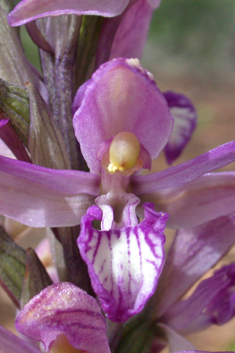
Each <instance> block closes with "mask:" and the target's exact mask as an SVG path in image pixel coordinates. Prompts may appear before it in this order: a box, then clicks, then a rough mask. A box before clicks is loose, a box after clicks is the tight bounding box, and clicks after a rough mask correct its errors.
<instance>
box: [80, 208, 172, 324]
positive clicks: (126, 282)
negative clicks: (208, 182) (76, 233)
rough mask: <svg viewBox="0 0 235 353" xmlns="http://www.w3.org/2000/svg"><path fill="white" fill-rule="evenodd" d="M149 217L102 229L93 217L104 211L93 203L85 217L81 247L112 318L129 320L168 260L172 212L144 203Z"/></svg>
mask: <svg viewBox="0 0 235 353" xmlns="http://www.w3.org/2000/svg"><path fill="white" fill-rule="evenodd" d="M144 209H145V219H144V220H143V221H142V222H141V223H140V224H138V225H137V226H135V227H123V228H120V229H110V230H109V231H99V230H95V229H94V228H93V227H92V221H94V220H101V219H102V211H101V210H100V209H99V208H98V207H97V206H91V207H90V208H89V209H88V211H87V213H86V215H85V216H84V217H83V218H82V222H81V233H80V237H79V238H78V247H79V249H80V252H81V256H82V258H83V260H84V261H85V262H86V264H87V266H88V271H89V275H90V278H91V283H92V286H93V289H94V291H95V293H96V294H97V296H98V297H99V300H100V303H101V306H102V308H103V310H104V311H105V313H106V314H107V316H108V318H109V319H110V320H112V321H115V322H125V321H126V320H128V319H129V318H130V317H131V316H133V315H135V314H137V313H139V312H140V311H141V310H142V309H143V307H144V305H145V303H146V302H147V300H148V299H149V298H150V296H151V295H152V294H153V293H154V291H155V289H156V286H157V282H158V278H159V275H160V273H161V271H162V266H163V262H164V242H165V236H164V234H163V231H164V228H165V224H166V221H167V219H168V215H167V214H165V213H156V212H155V211H154V207H153V204H150V203H146V204H144Z"/></svg>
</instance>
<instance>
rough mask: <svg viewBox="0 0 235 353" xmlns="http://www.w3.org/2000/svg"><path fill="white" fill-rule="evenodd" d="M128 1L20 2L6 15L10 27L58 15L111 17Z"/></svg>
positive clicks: (27, 0) (46, 0)
mask: <svg viewBox="0 0 235 353" xmlns="http://www.w3.org/2000/svg"><path fill="white" fill-rule="evenodd" d="M128 3H129V0H118V1H116V0H86V1H84V0H66V1H64V0H40V5H39V4H38V1H36V0H22V1H21V2H20V3H19V4H18V5H17V6H16V7H15V8H14V10H13V11H12V12H11V13H10V14H9V15H8V21H9V24H10V25H11V26H21V25H23V24H25V23H27V22H30V21H32V20H36V19H37V18H41V17H48V16H60V15H73V14H74V15H96V16H104V17H113V16H117V15H119V14H120V13H122V12H123V11H124V9H125V7H126V6H127V5H128Z"/></svg>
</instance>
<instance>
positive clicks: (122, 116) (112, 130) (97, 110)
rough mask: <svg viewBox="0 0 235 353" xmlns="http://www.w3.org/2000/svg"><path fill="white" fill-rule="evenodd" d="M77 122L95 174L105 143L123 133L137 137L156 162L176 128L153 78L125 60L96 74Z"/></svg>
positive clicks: (104, 67)
mask: <svg viewBox="0 0 235 353" xmlns="http://www.w3.org/2000/svg"><path fill="white" fill-rule="evenodd" d="M127 96H128V99H126V97H127ZM74 104H75V106H76V102H75V103H74ZM73 122H74V129H75V135H76V137H77V140H78V141H79V143H80V145H81V150H82V153H83V156H84V158H85V159H86V162H87V164H88V166H89V168H90V169H91V171H92V172H99V170H100V163H99V161H98V160H97V157H96V155H97V152H98V150H99V147H100V145H101V143H102V142H103V141H106V140H109V139H110V138H111V137H114V136H116V135H117V134H118V133H119V132H122V131H129V132H132V133H134V134H135V135H136V136H137V138H138V139H139V142H140V143H142V144H143V146H144V147H145V148H146V149H147V151H148V152H149V153H150V155H151V157H152V158H156V157H157V156H158V154H159V153H160V151H161V150H162V148H163V147H164V146H165V144H166V143H167V141H168V138H169V136H170V134H171V131H172V128H173V119H172V117H171V114H170V111H169V108H168V106H167V104H166V101H165V99H164V97H163V95H162V94H161V92H160V91H159V90H158V88H157V86H156V84H155V82H154V81H153V78H152V76H151V74H149V73H148V72H147V71H146V70H144V69H143V68H142V67H141V66H140V65H139V64H138V61H136V60H131V59H130V60H128V59H121V58H119V59H114V60H112V61H110V62H107V63H105V64H104V65H102V66H101V67H100V68H99V69H98V70H97V71H96V72H95V73H94V74H93V76H92V79H91V80H90V82H89V84H88V85H87V87H86V91H85V94H84V98H83V101H82V104H81V106H80V108H79V109H78V110H77V112H76V113H75V115H74V118H73ZM91 136H92V139H91Z"/></svg>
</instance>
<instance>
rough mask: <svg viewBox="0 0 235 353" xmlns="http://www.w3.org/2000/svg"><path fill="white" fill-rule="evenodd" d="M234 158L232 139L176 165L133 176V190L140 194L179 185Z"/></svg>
mask: <svg viewBox="0 0 235 353" xmlns="http://www.w3.org/2000/svg"><path fill="white" fill-rule="evenodd" d="M234 160H235V141H231V142H228V143H225V144H224V145H221V146H219V147H216V148H215V149H213V150H210V151H208V152H206V153H203V154H201V155H200V156H198V157H196V158H193V159H191V160H190V161H187V162H184V163H181V164H179V165H177V166H175V167H170V168H168V169H166V170H163V171H161V172H157V173H153V174H149V175H139V176H133V177H132V190H133V193H134V194H136V195H138V196H139V195H141V194H145V193H151V192H154V191H156V190H162V189H167V188H174V187H178V186H181V185H184V184H186V183H189V182H190V181H192V180H195V179H197V178H199V177H200V176H202V175H203V174H206V173H209V172H211V171H213V170H215V169H218V168H222V167H224V166H225V165H227V164H229V163H232V162H233V161H234Z"/></svg>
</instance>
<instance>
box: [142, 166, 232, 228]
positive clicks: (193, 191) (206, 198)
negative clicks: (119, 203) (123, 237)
mask: <svg viewBox="0 0 235 353" xmlns="http://www.w3.org/2000/svg"><path fill="white" fill-rule="evenodd" d="M140 199H141V201H142V202H146V201H149V202H154V204H155V209H156V211H158V212H167V213H168V214H169V219H168V221H167V227H168V228H175V229H180V228H192V227H197V226H199V225H200V224H203V223H205V222H208V221H211V220H213V219H216V218H218V217H221V216H225V215H228V214H231V213H232V212H235V172H221V173H209V174H205V175H203V176H202V177H200V178H198V179H196V180H193V181H192V182H190V183H188V184H186V185H183V186H181V187H178V188H172V189H167V190H162V191H158V192H155V193H149V194H144V195H142V196H141V197H140Z"/></svg>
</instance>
